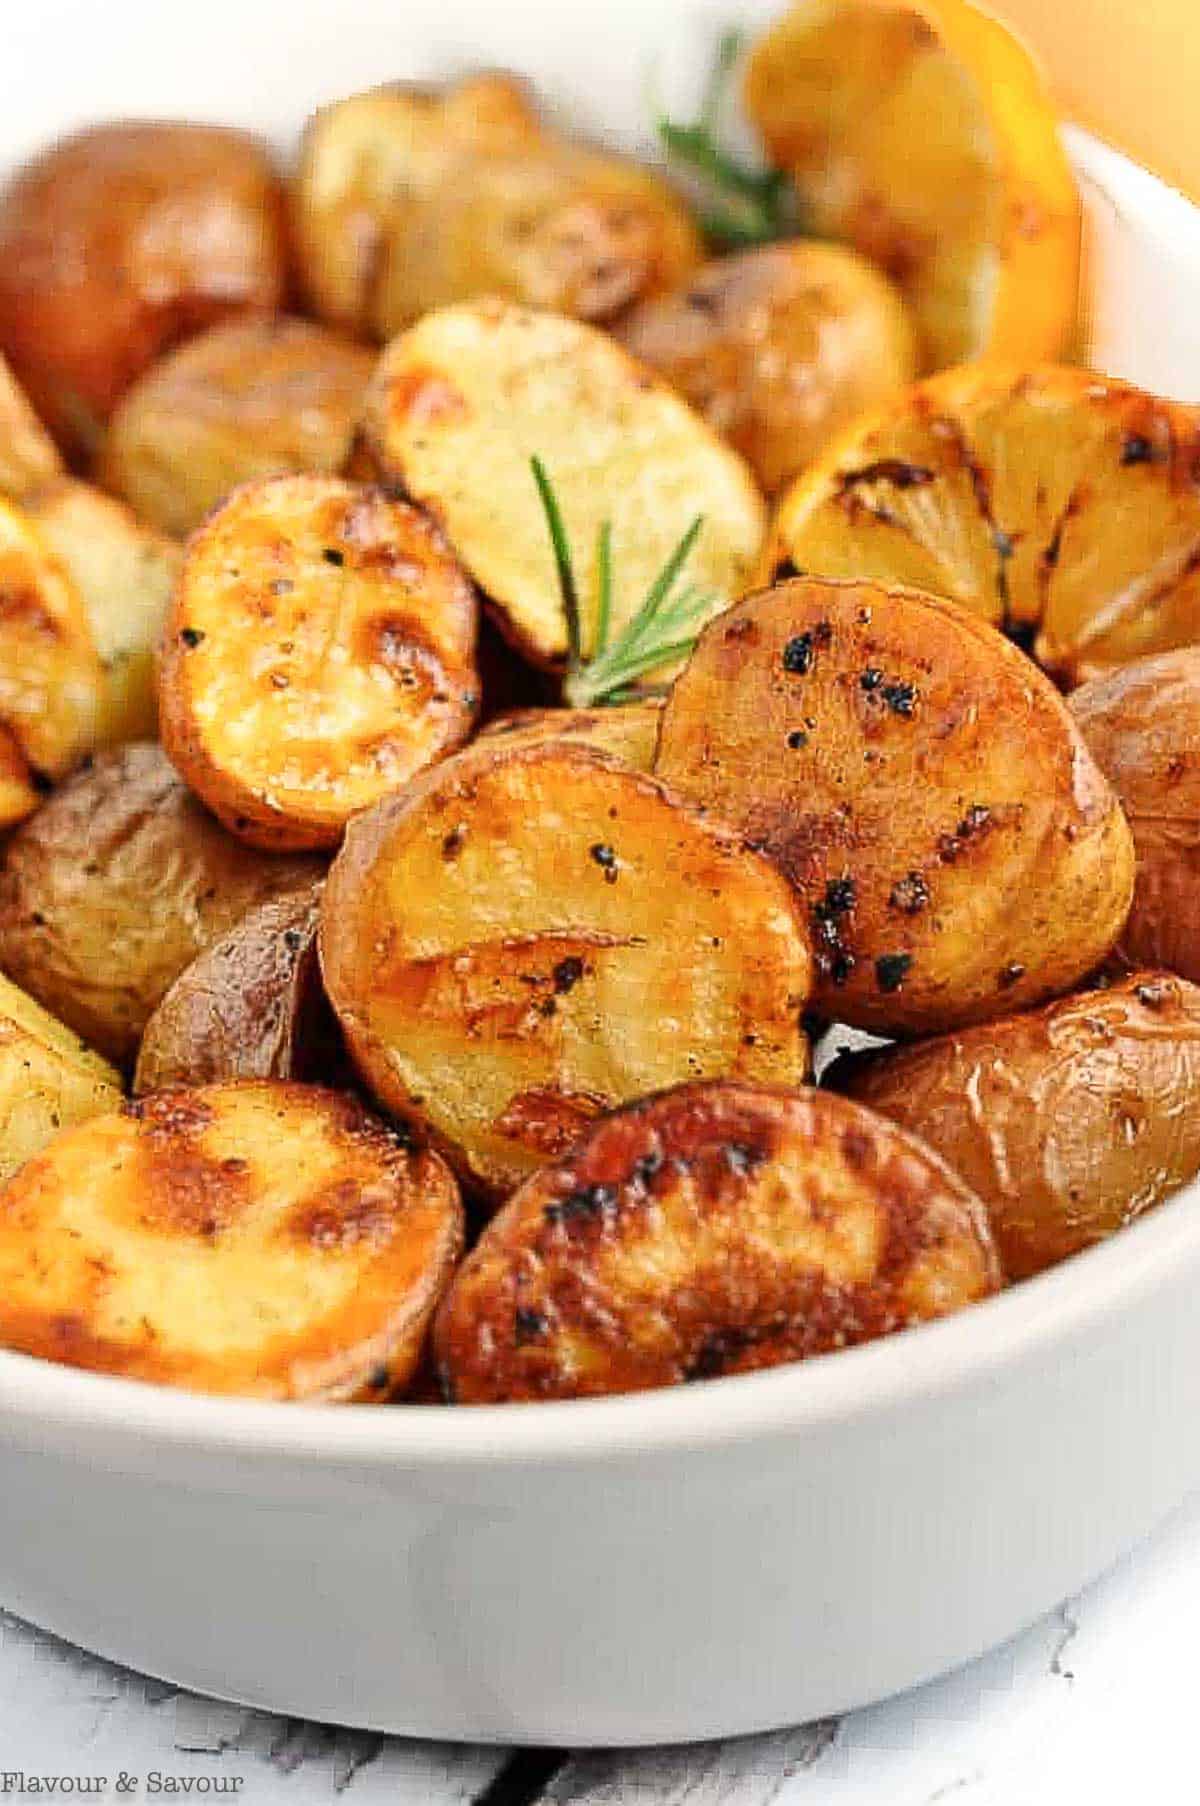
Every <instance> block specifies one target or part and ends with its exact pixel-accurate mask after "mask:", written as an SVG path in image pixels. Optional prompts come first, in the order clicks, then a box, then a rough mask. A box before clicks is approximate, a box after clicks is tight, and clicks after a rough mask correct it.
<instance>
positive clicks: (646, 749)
mask: <svg viewBox="0 0 1200 1806" xmlns="http://www.w3.org/2000/svg"><path fill="white" fill-rule="evenodd" d="M661 712H662V709H661V705H660V704H659V703H658V702H657V701H649V702H625V703H621V704H620V705H619V706H617V707H615V708H598V709H517V710H514V712H513V713H512V714H511V715H500V716H498V717H497V719H496V720H495V721H489V722H488V724H487V726H486V727H485V728H484V729H483V732H482V733H481V734H480V736H479V738H480V739H481V740H502V741H503V743H504V745H505V746H508V747H511V746H544V745H545V744H546V743H547V741H551V740H566V741H569V742H570V743H571V744H573V745H575V744H577V745H580V746H592V747H594V748H595V749H596V751H597V752H602V753H608V754H610V755H611V757H612V758H614V759H619V760H620V762H621V764H622V765H632V766H633V768H634V770H635V771H653V769H654V750H655V746H656V744H657V741H658V719H659V715H660V714H661Z"/></svg>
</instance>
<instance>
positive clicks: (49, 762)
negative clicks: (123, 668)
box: [0, 501, 104, 827]
mask: <svg viewBox="0 0 1200 1806" xmlns="http://www.w3.org/2000/svg"><path fill="white" fill-rule="evenodd" d="M103 692H104V667H103V666H102V664H101V662H100V655H99V653H98V652H97V650H96V643H95V640H94V639H93V637H92V632H91V628H90V627H89V625H88V620H87V615H86V613H85V611H84V607H83V603H82V601H81V599H80V596H79V594H78V592H77V590H76V588H75V585H74V584H73V583H72V581H71V579H70V577H69V576H68V575H67V572H66V570H65V569H64V568H63V566H62V565H61V564H60V563H59V561H58V560H57V559H56V558H55V557H53V556H52V554H51V552H50V550H49V547H48V546H47V544H46V543H45V542H44V541H43V539H42V538H41V535H40V534H39V533H38V531H37V529H36V528H35V527H34V525H33V523H32V521H31V520H30V518H29V516H28V515H27V514H25V513H24V512H22V511H20V510H18V509H16V508H14V507H11V506H10V505H9V504H8V503H7V502H3V501H0V734H2V736H3V739H4V743H5V757H4V759H3V764H4V768H5V776H6V779H9V780H11V781H8V782H5V783H4V784H3V785H0V795H2V796H3V800H4V802H5V804H6V805H7V806H6V809H5V812H4V813H3V814H2V815H0V827H5V826H8V825H9V824H10V823H12V822H14V821H19V820H20V819H21V817H22V816H24V815H28V814H29V812H30V810H31V809H32V808H34V807H35V806H36V803H37V801H38V792H39V790H40V789H42V788H44V787H45V783H46V781H47V780H53V779H56V778H61V777H63V776H64V775H65V773H67V772H68V771H70V770H71V769H72V768H73V767H74V766H76V765H78V764H79V762H80V760H81V759H82V758H84V756H85V755H86V754H87V753H89V752H90V751H91V750H92V748H93V747H94V746H95V744H96V738H97V734H98V732H99V725H100V718H101V709H102V698H103Z"/></svg>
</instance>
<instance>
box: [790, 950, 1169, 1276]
mask: <svg viewBox="0 0 1200 1806" xmlns="http://www.w3.org/2000/svg"><path fill="white" fill-rule="evenodd" d="M825 1082H826V1083H828V1084H832V1085H835V1086H837V1087H838V1088H839V1089H841V1090H844V1091H846V1092H848V1093H849V1095H850V1096H852V1097H854V1098H857V1099H858V1101H859V1102H860V1103H863V1104H869V1105H870V1107H871V1109H873V1110H878V1111H879V1112H880V1113H881V1114H882V1115H883V1116H886V1117H888V1118H889V1119H890V1120H891V1121H893V1122H897V1123H899V1124H900V1125H901V1126H902V1127H903V1128H905V1129H907V1130H909V1131H910V1132H911V1133H912V1134H914V1135H919V1136H920V1137H921V1139H922V1141H924V1142H926V1143H927V1144H928V1145H929V1146H930V1147H931V1148H934V1149H936V1150H937V1152H938V1153H939V1154H940V1155H941V1156H942V1158H943V1159H944V1160H945V1161H946V1162H947V1163H948V1164H949V1165H950V1166H952V1167H953V1168H954V1170H955V1172H956V1173H958V1174H959V1175H960V1177H961V1178H963V1179H965V1180H966V1182H967V1184H968V1185H970V1186H971V1187H972V1189H973V1190H974V1191H976V1192H977V1193H978V1195H979V1196H980V1197H981V1198H982V1199H983V1201H984V1203H985V1204H986V1205H987V1208H988V1212H989V1215H990V1217H991V1221H992V1228H993V1230H994V1232H995V1235H996V1240H997V1242H998V1243H999V1246H1000V1253H1001V1256H1002V1258H1003V1261H1004V1266H1005V1270H1006V1271H1007V1273H1008V1275H1009V1277H1010V1278H1012V1279H1019V1278H1024V1277H1026V1276H1027V1275H1028V1274H1030V1273H1037V1272H1040V1271H1041V1269H1042V1268H1043V1267H1048V1266H1051V1265H1052V1264H1053V1263H1054V1262H1055V1261H1060V1260H1064V1259H1065V1258H1066V1256H1067V1255H1068V1254H1075V1253H1077V1252H1078V1251H1079V1249H1081V1248H1086V1247H1088V1246H1089V1245H1090V1244H1091V1243H1093V1242H1097V1241H1101V1240H1103V1239H1104V1237H1105V1236H1109V1235H1112V1234H1113V1232H1114V1231H1115V1230H1117V1229H1120V1228H1121V1227H1122V1226H1123V1225H1124V1224H1126V1223H1129V1222H1132V1221H1133V1219H1134V1218H1135V1217H1138V1216H1141V1215H1142V1214H1143V1212H1145V1211H1147V1210H1149V1209H1150V1208H1151V1207H1152V1206H1153V1205H1155V1204H1159V1203H1161V1202H1162V1200H1163V1199H1164V1198H1165V1197H1167V1196H1169V1194H1170V1193H1171V1192H1173V1191H1175V1190H1177V1188H1178V1187H1179V1186H1181V1185H1183V1184H1185V1183H1186V1182H1187V1180H1189V1179H1192V1178H1194V1177H1195V1176H1196V1174H1197V1173H1198V1172H1200V989H1197V988H1196V986H1195V985H1191V984H1187V983H1185V982H1184V981H1183V980H1182V979H1179V978H1176V977H1174V976H1172V975H1170V974H1168V973H1164V972H1137V973H1135V974H1133V975H1132V976H1130V977H1128V978H1123V979H1121V980H1119V981H1116V982H1114V983H1112V984H1111V985H1110V986H1109V987H1108V988H1107V989H1104V990H1095V991H1085V992H1083V993H1082V994H1080V995H1078V996H1075V997H1065V998H1063V999H1062V1000H1061V1001H1059V1002H1058V1003H1052V1004H1048V1005H1047V1006H1046V1007H1045V1008H1043V1009H1040V1010H1034V1011H1031V1012H1029V1013H1028V1014H1025V1015H1022V1016H1013V1017H1010V1018H1009V1019H1008V1020H1007V1021H1005V1022H989V1023H984V1024H981V1025H980V1026H979V1027H977V1028H970V1029H965V1030H963V1031H961V1032H960V1033H958V1034H954V1035H941V1036H938V1037H937V1038H936V1039H935V1040H932V1041H922V1042H920V1043H919V1044H918V1045H917V1046H914V1047H892V1048H885V1049H883V1050H882V1051H880V1052H878V1053H872V1054H863V1055H851V1056H844V1057H843V1058H842V1059H841V1060H840V1061H838V1062H837V1063H835V1065H834V1066H833V1067H832V1068H831V1069H830V1071H829V1072H828V1073H827V1074H826V1079H825Z"/></svg>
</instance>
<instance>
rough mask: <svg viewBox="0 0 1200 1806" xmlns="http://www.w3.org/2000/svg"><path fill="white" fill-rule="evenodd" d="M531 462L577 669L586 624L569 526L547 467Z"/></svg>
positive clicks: (570, 652)
mask: <svg viewBox="0 0 1200 1806" xmlns="http://www.w3.org/2000/svg"><path fill="white" fill-rule="evenodd" d="M529 463H530V467H531V468H532V470H533V480H534V482H535V483H536V484H537V487H538V494H539V495H540V497H541V499H542V508H543V511H544V512H545V516H546V525H547V527H548V528H549V531H550V544H551V546H552V547H553V548H554V562H555V564H556V565H557V567H558V587H559V592H560V594H561V596H562V605H563V616H564V619H565V621H566V626H567V658H568V661H569V663H570V665H571V667H572V668H574V667H575V666H577V665H578V663H579V660H580V657H581V655H582V651H583V623H582V620H581V618H580V613H579V591H578V590H577V589H576V587H575V569H574V566H573V565H572V563H571V546H570V542H569V541H568V539H567V529H566V526H565V524H564V522H563V517H562V510H561V509H560V508H559V505H558V497H557V496H556V495H555V493H554V486H553V484H552V483H551V481H550V478H549V477H548V476H547V474H546V466H545V465H544V464H543V463H542V460H541V459H540V458H537V457H534V458H531V459H530V460H529Z"/></svg>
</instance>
